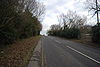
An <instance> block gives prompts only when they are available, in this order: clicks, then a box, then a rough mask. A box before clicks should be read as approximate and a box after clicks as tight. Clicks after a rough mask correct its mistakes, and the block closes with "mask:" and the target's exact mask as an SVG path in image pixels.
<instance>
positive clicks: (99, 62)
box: [66, 46, 100, 64]
mask: <svg viewBox="0 0 100 67" xmlns="http://www.w3.org/2000/svg"><path fill="white" fill-rule="evenodd" d="M66 47H68V48H70V49H71V50H73V51H75V52H77V53H79V54H81V55H82V56H84V57H87V58H88V59H90V60H92V61H94V62H96V63H98V64H100V61H97V60H95V59H94V58H92V57H90V56H88V55H86V54H84V53H82V52H80V51H78V50H76V49H74V48H72V47H70V46H66Z"/></svg>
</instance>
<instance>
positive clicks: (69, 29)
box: [48, 11, 87, 39]
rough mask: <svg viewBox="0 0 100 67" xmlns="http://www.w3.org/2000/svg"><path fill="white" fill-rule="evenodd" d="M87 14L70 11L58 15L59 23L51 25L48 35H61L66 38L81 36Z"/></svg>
mask: <svg viewBox="0 0 100 67" xmlns="http://www.w3.org/2000/svg"><path fill="white" fill-rule="evenodd" d="M86 20H87V18H86V17H85V16H80V15H78V14H77V13H76V12H73V11H68V13H67V14H61V15H60V16H58V21H59V24H58V25H56V24H55V25H51V28H50V30H48V35H52V36H60V37H64V38H77V39H78V38H80V37H81V32H82V28H83V26H84V24H85V22H86Z"/></svg>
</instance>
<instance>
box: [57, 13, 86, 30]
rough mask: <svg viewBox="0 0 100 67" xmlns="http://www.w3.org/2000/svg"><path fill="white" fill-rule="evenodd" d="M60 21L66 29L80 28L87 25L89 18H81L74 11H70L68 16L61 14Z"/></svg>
mask: <svg viewBox="0 0 100 67" xmlns="http://www.w3.org/2000/svg"><path fill="white" fill-rule="evenodd" d="M58 20H60V23H62V24H63V27H64V29H65V28H66V27H69V28H73V27H75V28H80V27H82V26H83V25H84V24H85V23H86V21H87V17H86V16H80V15H78V14H77V13H76V12H73V11H68V12H67V14H61V15H60V16H59V18H58Z"/></svg>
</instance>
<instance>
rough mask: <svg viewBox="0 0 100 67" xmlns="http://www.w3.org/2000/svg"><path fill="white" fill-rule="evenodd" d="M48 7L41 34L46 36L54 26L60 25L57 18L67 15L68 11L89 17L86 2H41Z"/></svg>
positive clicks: (60, 0) (65, 0)
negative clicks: (85, 8) (85, 7)
mask: <svg viewBox="0 0 100 67" xmlns="http://www.w3.org/2000/svg"><path fill="white" fill-rule="evenodd" d="M41 1H42V2H43V3H44V4H45V5H46V15H45V18H44V20H43V22H42V25H43V29H42V31H41V34H46V32H47V30H48V29H50V26H51V25H52V24H58V23H59V22H58V19H57V16H58V15H59V14H61V13H67V11H68V10H72V11H76V12H77V13H78V14H80V15H86V16H87V15H88V12H87V11H86V10H84V8H83V7H84V4H83V2H84V1H85V0H41Z"/></svg>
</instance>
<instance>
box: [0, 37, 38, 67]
mask: <svg viewBox="0 0 100 67" xmlns="http://www.w3.org/2000/svg"><path fill="white" fill-rule="evenodd" d="M39 39H40V36H36V37H31V38H28V39H23V40H21V41H18V42H16V43H14V44H11V45H9V46H7V47H6V48H4V49H3V50H2V51H1V52H0V67H26V66H27V64H28V62H29V59H30V57H31V55H32V52H33V50H34V48H35V47H36V45H37V43H38V41H39Z"/></svg>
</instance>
